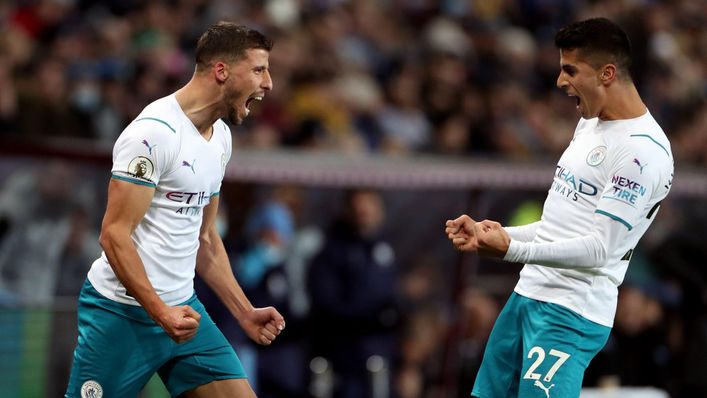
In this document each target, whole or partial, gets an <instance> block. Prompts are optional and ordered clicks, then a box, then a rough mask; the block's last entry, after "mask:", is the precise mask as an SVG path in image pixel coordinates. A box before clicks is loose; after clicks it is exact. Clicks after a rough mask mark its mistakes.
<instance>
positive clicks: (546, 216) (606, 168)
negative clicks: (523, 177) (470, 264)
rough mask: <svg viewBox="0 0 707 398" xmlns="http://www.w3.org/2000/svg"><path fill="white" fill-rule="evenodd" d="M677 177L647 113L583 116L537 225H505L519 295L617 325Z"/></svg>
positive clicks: (663, 139) (660, 133) (660, 135)
mask: <svg viewBox="0 0 707 398" xmlns="http://www.w3.org/2000/svg"><path fill="white" fill-rule="evenodd" d="M672 179H673V156H672V152H671V149H670V143H669V142H668V139H667V137H666V136H665V133H664V132H663V130H662V129H661V128H660V126H659V125H658V123H657V122H656V121H655V120H654V119H653V117H652V116H651V115H650V113H649V112H646V113H645V114H644V115H643V116H640V117H637V118H634V119H627V120H613V121H602V120H599V118H593V119H581V120H580V121H579V123H578V125H577V129H576V130H575V134H574V138H573V139H572V142H571V143H570V145H569V147H568V148H567V149H566V150H565V152H564V154H563V155H562V157H561V158H560V160H559V162H558V164H557V166H556V169H555V176H554V180H553V182H552V185H551V187H550V190H549V192H548V196H547V199H546V200H545V205H544V208H543V214H542V218H541V220H540V221H539V222H537V223H534V224H531V225H529V226H527V227H519V228H507V230H508V232H509V234H510V235H511V244H510V247H509V250H508V253H507V254H506V256H505V259H506V260H509V261H515V262H523V263H525V264H526V265H525V266H524V267H523V269H522V270H521V273H520V279H519V281H518V284H517V285H516V287H515V291H516V292H517V293H518V294H521V295H523V296H526V297H530V298H533V299H537V300H541V301H546V302H551V303H556V304H559V305H563V306H565V307H567V308H569V309H571V310H573V311H575V312H577V313H578V314H580V315H582V316H583V317H585V318H587V319H589V320H591V321H594V322H596V323H599V324H602V325H605V326H609V327H611V326H612V325H613V321H614V315H615V312H616V301H617V295H618V289H617V288H618V286H619V285H620V284H621V283H622V282H623V278H624V276H625V274H626V269H627V268H628V264H629V260H630V259H631V255H632V253H633V249H634V247H635V246H636V244H637V243H638V240H639V239H640V238H641V236H643V233H644V232H646V230H647V229H648V226H649V225H650V224H651V222H652V221H653V219H654V218H655V214H656V212H657V210H658V207H659V205H660V202H661V201H662V200H663V199H665V197H666V196H667V194H668V192H669V191H670V187H671V184H672Z"/></svg>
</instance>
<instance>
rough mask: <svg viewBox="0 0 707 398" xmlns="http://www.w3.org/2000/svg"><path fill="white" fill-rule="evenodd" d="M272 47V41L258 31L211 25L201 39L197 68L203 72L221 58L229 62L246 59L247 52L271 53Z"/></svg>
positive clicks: (197, 50)
mask: <svg viewBox="0 0 707 398" xmlns="http://www.w3.org/2000/svg"><path fill="white" fill-rule="evenodd" d="M272 46H273V42H272V40H270V39H268V38H267V37H265V35H263V34H262V33H260V32H258V31H257V30H254V29H250V28H247V27H245V26H240V25H236V24H234V23H233V22H224V21H221V22H218V23H216V24H214V25H211V26H210V27H209V29H207V30H206V32H204V34H203V35H201V37H200V38H199V41H198V42H197V44H196V68H197V70H201V69H202V68H205V67H206V66H208V65H209V64H210V63H211V62H213V61H214V59H216V58H219V57H223V58H224V59H225V60H226V61H229V62H233V61H237V60H239V59H242V58H245V55H246V54H245V52H246V50H250V49H253V48H257V49H263V50H266V51H270V50H271V49H272Z"/></svg>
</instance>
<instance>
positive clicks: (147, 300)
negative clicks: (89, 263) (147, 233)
mask: <svg viewBox="0 0 707 398" xmlns="http://www.w3.org/2000/svg"><path fill="white" fill-rule="evenodd" d="M100 243H101V246H102V247H103V250H104V251H105V253H106V257H108V262H109V263H110V265H111V267H112V268H113V271H114V272H115V275H116V277H118V280H119V281H120V283H122V284H123V286H125V289H126V290H127V292H128V294H130V295H131V296H133V297H134V298H135V300H137V302H138V303H140V305H142V307H143V308H144V309H145V311H147V313H148V314H149V315H150V317H152V319H154V320H157V318H158V317H159V315H160V314H161V313H162V312H164V310H165V309H166V308H167V305H166V304H165V303H164V301H162V299H160V297H159V296H158V295H157V292H155V289H154V287H153V286H152V284H151V283H150V280H149V279H148V278H147V273H146V272H145V266H144V265H143V263H142V260H141V259H140V256H139V255H138V253H137V249H136V248H135V244H134V243H133V241H132V239H131V238H130V236H129V235H127V234H120V233H111V232H106V231H104V232H103V233H102V234H101V238H100Z"/></svg>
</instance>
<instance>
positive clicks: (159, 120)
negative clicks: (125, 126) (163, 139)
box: [135, 117, 177, 134]
mask: <svg viewBox="0 0 707 398" xmlns="http://www.w3.org/2000/svg"><path fill="white" fill-rule="evenodd" d="M141 120H154V121H155V122H160V123H162V124H164V125H165V126H167V127H168V128H169V129H170V130H172V132H173V133H175V134H176V133H177V130H175V129H173V128H172V126H170V125H169V123H167V122H165V121H164V120H162V119H157V118H156V117H141V118H140V119H135V121H136V122H139V121H141Z"/></svg>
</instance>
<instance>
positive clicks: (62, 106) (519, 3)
mask: <svg viewBox="0 0 707 398" xmlns="http://www.w3.org/2000/svg"><path fill="white" fill-rule="evenodd" d="M598 15H602V16H607V17H609V18H612V19H614V20H616V21H617V22H619V23H620V24H621V25H622V26H623V27H624V28H625V29H626V30H627V32H628V34H629V36H630V37H631V40H632V43H633V47H634V65H633V70H632V73H633V77H634V79H635V80H636V82H637V85H638V87H639V91H640V92H641V94H642V96H643V99H644V100H645V102H646V103H647V105H648V107H649V109H651V112H652V113H653V115H654V116H655V117H656V119H657V120H658V121H659V122H660V123H661V125H662V126H663V127H664V129H665V130H666V132H667V133H668V136H669V137H670V138H671V140H672V143H673V151H674V152H675V154H676V158H677V159H678V161H679V162H680V163H682V164H684V163H697V164H703V165H704V164H707V156H705V154H707V105H706V104H705V97H706V93H707V86H706V82H707V79H705V74H706V73H707V44H706V43H707V30H705V29H704V26H705V25H706V24H707V7H705V4H704V2H702V1H692V0H664V1H661V0H584V1H566V0H485V1H471V0H387V1H377V0H262V1H229V2H221V1H209V0H150V1H138V0H104V1H97V0H15V1H4V2H2V4H0V137H3V136H12V137H17V138H21V139H22V138H30V137H33V138H38V139H41V138H42V137H46V136H71V137H81V138H88V139H92V140H96V141H97V142H101V143H103V144H104V145H105V146H106V147H107V148H109V147H110V145H111V144H112V143H113V141H114V140H115V138H116V136H117V135H118V134H119V133H120V131H121V130H122V128H123V127H124V126H125V125H126V123H127V122H129V121H130V120H131V119H132V118H134V117H135V116H136V114H137V113H138V112H139V111H140V110H141V109H142V108H143V107H144V106H145V105H146V104H148V103H149V102H151V101H153V100H155V99H156V98H159V97H161V96H164V95H166V94H168V93H171V92H172V91H174V90H175V89H176V88H178V87H179V86H180V85H181V84H183V83H184V82H185V81H186V80H188V78H189V77H190V75H191V73H192V72H193V60H192V59H193V57H192V54H193V49H194V45H195V42H196V39H197V38H198V36H199V35H200V34H201V33H202V32H203V31H204V29H205V28H206V27H207V26H208V25H209V24H210V23H213V22H214V21H217V20H220V19H228V20H233V21H236V22H238V23H242V24H246V25H248V26H251V27H254V28H257V29H260V30H262V31H263V32H265V33H266V34H268V35H269V36H271V37H272V38H274V40H275V42H276V47H275V49H274V51H273V52H272V55H271V67H272V75H273V78H274V87H275V88H274V90H273V91H272V93H271V94H270V95H269V96H268V98H267V99H266V101H264V102H263V103H261V104H258V105H257V106H256V108H257V109H255V110H254V112H253V115H252V117H251V118H250V119H249V121H248V123H247V125H246V126H244V128H238V129H237V130H236V132H237V134H236V138H237V140H238V142H237V145H238V146H240V147H258V148H272V147H283V146H285V147H306V148H314V149H327V150H335V151H355V152H370V151H373V152H379V153H396V154H399V153H420V152H427V153H439V154H449V155H468V154H490V155H505V156H509V157H523V158H528V157H543V156H547V157H555V156H556V155H557V153H558V151H561V150H562V149H563V148H564V146H565V144H566V142H567V141H568V139H569V137H570V136H571V134H572V131H573V128H574V125H575V123H576V119H577V114H576V112H575V110H574V102H573V101H571V100H569V99H567V98H565V97H564V94H562V93H561V92H560V90H558V89H556V88H555V80H556V76H557V73H558V71H559V65H558V62H559V57H558V52H557V51H556V49H555V48H554V45H553V36H554V32H555V31H556V30H557V29H558V28H559V27H561V26H562V25H564V24H566V23H569V22H571V21H574V20H577V19H582V18H586V17H591V16H598Z"/></svg>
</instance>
